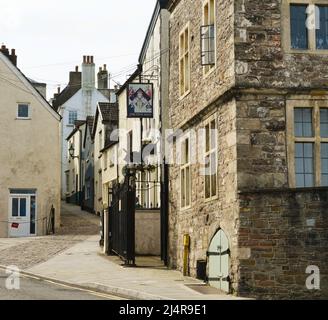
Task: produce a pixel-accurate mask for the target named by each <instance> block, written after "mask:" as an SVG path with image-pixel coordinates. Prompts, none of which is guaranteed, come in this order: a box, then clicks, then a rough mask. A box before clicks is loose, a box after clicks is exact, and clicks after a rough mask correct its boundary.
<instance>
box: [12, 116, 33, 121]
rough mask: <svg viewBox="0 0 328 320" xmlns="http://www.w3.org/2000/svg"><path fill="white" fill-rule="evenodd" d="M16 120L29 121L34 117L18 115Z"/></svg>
mask: <svg viewBox="0 0 328 320" xmlns="http://www.w3.org/2000/svg"><path fill="white" fill-rule="evenodd" d="M15 120H23V121H28V120H32V118H19V117H17V118H16V119H15Z"/></svg>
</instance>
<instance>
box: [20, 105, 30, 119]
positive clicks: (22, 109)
mask: <svg viewBox="0 0 328 320" xmlns="http://www.w3.org/2000/svg"><path fill="white" fill-rule="evenodd" d="M28 109H29V108H28V105H27V104H19V105H18V118H28V117H29V114H28Z"/></svg>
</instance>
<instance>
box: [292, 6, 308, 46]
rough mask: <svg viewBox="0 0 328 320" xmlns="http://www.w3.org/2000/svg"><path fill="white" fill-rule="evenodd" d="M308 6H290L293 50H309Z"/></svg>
mask: <svg viewBox="0 0 328 320" xmlns="http://www.w3.org/2000/svg"><path fill="white" fill-rule="evenodd" d="M307 7H308V6H307V5H299V4H292V5H291V6H290V20H291V21H290V24H291V25H290V31H291V47H292V49H303V50H304V49H305V50H306V49H308V30H307V25H306V21H307Z"/></svg>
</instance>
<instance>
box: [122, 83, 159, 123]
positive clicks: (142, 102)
mask: <svg viewBox="0 0 328 320" xmlns="http://www.w3.org/2000/svg"><path fill="white" fill-rule="evenodd" d="M127 94H128V115H127V117H128V118H153V116H154V106H153V84H152V83H130V84H128V88H127Z"/></svg>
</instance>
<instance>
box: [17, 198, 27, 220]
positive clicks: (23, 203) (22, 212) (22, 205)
mask: <svg viewBox="0 0 328 320" xmlns="http://www.w3.org/2000/svg"><path fill="white" fill-rule="evenodd" d="M19 215H20V216H21V217H26V199H25V198H21V199H20V205H19Z"/></svg>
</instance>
